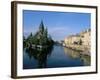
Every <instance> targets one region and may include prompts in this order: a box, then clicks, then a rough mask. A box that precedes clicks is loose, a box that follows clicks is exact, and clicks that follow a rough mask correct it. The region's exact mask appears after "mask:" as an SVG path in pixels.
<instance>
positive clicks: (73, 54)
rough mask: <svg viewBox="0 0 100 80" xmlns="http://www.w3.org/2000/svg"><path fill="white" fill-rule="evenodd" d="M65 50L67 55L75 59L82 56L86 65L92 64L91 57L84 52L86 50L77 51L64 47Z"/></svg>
mask: <svg viewBox="0 0 100 80" xmlns="http://www.w3.org/2000/svg"><path fill="white" fill-rule="evenodd" d="M64 52H65V54H66V55H67V56H69V57H70V58H73V59H78V58H80V59H81V61H83V63H84V64H83V65H84V66H90V65H91V57H90V56H89V55H85V54H83V53H84V52H79V51H75V50H72V49H69V48H66V47H64Z"/></svg>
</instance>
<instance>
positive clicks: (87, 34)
mask: <svg viewBox="0 0 100 80" xmlns="http://www.w3.org/2000/svg"><path fill="white" fill-rule="evenodd" d="M80 41H81V43H82V44H81V45H84V46H90V45H91V31H90V29H88V30H86V31H84V32H80V33H79V34H78V35H70V36H68V37H66V38H65V40H64V43H65V45H72V44H74V45H75V43H77V45H79V44H78V43H80Z"/></svg>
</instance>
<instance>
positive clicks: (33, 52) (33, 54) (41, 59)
mask: <svg viewBox="0 0 100 80" xmlns="http://www.w3.org/2000/svg"><path fill="white" fill-rule="evenodd" d="M52 50H53V46H51V47H49V48H44V49H40V50H39V49H26V52H27V54H28V56H29V58H30V59H32V58H34V59H35V60H37V62H38V64H37V65H38V66H37V67H38V68H46V66H47V57H48V56H49V55H50V54H51V53H52Z"/></svg>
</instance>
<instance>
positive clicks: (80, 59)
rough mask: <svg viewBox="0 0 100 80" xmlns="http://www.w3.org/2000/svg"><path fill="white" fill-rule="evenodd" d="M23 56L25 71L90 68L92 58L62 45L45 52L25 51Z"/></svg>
mask: <svg viewBox="0 0 100 80" xmlns="http://www.w3.org/2000/svg"><path fill="white" fill-rule="evenodd" d="M23 54H24V55H23V69H36V68H56V67H77V66H90V56H87V55H82V54H81V52H77V51H74V50H71V49H68V48H65V47H63V46H61V45H54V46H53V47H51V48H50V49H49V50H48V49H45V50H43V51H37V50H26V49H24V53H23Z"/></svg>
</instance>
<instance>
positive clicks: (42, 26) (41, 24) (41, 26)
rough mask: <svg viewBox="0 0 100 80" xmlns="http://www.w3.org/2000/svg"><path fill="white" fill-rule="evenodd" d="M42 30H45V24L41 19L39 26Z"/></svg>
mask: <svg viewBox="0 0 100 80" xmlns="http://www.w3.org/2000/svg"><path fill="white" fill-rule="evenodd" d="M39 30H40V31H44V24H43V21H41V23H40V26H39Z"/></svg>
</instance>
